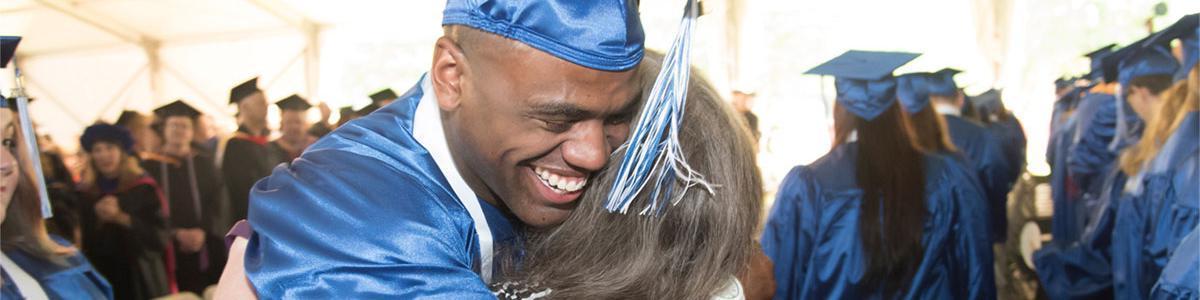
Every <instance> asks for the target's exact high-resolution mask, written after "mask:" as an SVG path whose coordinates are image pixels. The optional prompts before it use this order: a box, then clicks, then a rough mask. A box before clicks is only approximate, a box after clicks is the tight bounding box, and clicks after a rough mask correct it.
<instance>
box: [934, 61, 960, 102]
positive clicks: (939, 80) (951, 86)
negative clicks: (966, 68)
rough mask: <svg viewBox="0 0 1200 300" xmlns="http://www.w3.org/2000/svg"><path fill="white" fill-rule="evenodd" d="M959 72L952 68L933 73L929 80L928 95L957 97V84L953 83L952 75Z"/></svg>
mask: <svg viewBox="0 0 1200 300" xmlns="http://www.w3.org/2000/svg"><path fill="white" fill-rule="evenodd" d="M961 72H962V71H959V70H956V69H952V68H945V69H941V70H939V71H937V72H934V73H933V76H931V77H930V79H929V95H933V96H943V97H953V96H955V95H958V83H956V82H954V75H956V74H958V73H961Z"/></svg>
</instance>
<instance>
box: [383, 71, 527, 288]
mask: <svg viewBox="0 0 1200 300" xmlns="http://www.w3.org/2000/svg"><path fill="white" fill-rule="evenodd" d="M420 91H421V92H422V94H421V95H420V96H417V97H414V98H417V99H415V100H417V101H418V103H417V107H416V110H415V112H414V113H413V118H412V120H413V121H412V122H413V124H412V131H413V137H414V138H415V139H416V140H417V142H419V143H421V145H422V146H424V147H425V149H426V150H428V151H429V155H430V156H431V157H433V160H434V162H436V163H437V165H438V168H439V169H440V170H441V172H442V176H445V178H446V181H447V182H449V183H450V187H451V188H452V189H453V190H454V194H455V196H457V197H458V199H459V201H462V203H463V206H465V207H466V208H467V212H469V213H470V214H471V219H472V220H473V221H474V223H475V232H476V233H477V234H478V237H479V252H480V255H479V257H480V264H479V266H480V270H479V273H480V275H481V276H482V277H483V279H484V282H491V277H492V265H493V264H492V257H493V256H494V251H493V249H494V248H495V247H494V245H495V242H496V241H504V240H507V239H510V238H512V237H513V236H515V234H514V233H513V227H512V224H511V223H510V222H509V221H508V219H507V217H505V216H504V214H502V213H500V211H499V209H497V208H496V207H494V206H492V205H491V204H488V203H487V202H484V201H483V200H481V199H479V197H476V196H475V192H474V191H473V190H471V187H470V186H469V185H467V182H466V180H464V179H463V177H462V175H461V174H460V173H459V171H458V167H457V166H455V165H454V158H453V156H451V152H450V147H449V145H448V144H447V143H446V134H445V128H443V127H442V118H441V111H440V110H439V109H438V106H437V98H436V97H437V95H436V94H435V93H433V87H432V83H431V82H430V80H429V76H428V75H422V76H421V83H420ZM414 96H416V95H414ZM396 102H397V103H392V104H391V105H405V104H406V103H402V102H403V101H396ZM408 105H411V104H408Z"/></svg>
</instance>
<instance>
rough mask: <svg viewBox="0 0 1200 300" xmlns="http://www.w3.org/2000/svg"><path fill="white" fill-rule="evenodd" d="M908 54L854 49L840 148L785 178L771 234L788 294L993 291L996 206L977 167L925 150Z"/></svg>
mask: <svg viewBox="0 0 1200 300" xmlns="http://www.w3.org/2000/svg"><path fill="white" fill-rule="evenodd" d="M915 57H916V55H913V54H906V53H887V52H867V51H850V52H847V53H846V54H843V55H842V56H839V57H838V58H834V59H833V60H831V61H830V62H827V63H825V64H823V65H821V66H818V67H817V68H814V69H813V70H811V71H809V73H813V74H824V75H833V76H835V78H836V82H835V83H836V87H837V94H838V97H837V104H836V106H835V109H834V110H835V112H834V123H835V124H834V127H835V142H834V147H833V149H832V150H830V152H829V153H828V154H826V155H825V156H824V157H822V158H820V159H818V160H817V161H815V162H813V163H812V164H810V165H807V166H799V167H796V168H795V169H793V170H792V171H791V172H790V173H789V174H788V176H787V177H786V178H785V179H784V181H783V184H782V185H781V187H780V190H779V193H778V195H777V198H776V200H775V204H774V207H773V208H772V211H771V214H770V217H769V218H768V221H767V225H766V228H765V231H764V232H763V237H762V244H763V249H764V250H765V251H766V253H767V256H769V257H771V259H772V260H773V261H774V262H775V280H776V282H777V288H776V292H775V298H776V299H865V298H932V299H992V298H995V296H996V295H995V283H994V281H993V276H994V275H993V271H992V268H993V266H992V250H991V242H990V241H989V235H988V223H987V220H988V219H987V211H986V209H985V207H984V205H986V204H985V202H984V200H983V198H982V197H983V196H982V193H981V192H980V191H979V190H978V188H977V187H976V185H975V184H973V183H971V182H969V181H967V179H968V178H971V176H970V175H969V174H970V173H969V172H970V171H968V170H966V169H965V168H963V167H962V166H961V165H960V164H958V163H957V162H955V161H954V159H953V158H951V157H949V156H946V155H943V154H936V153H927V152H924V151H922V149H921V148H920V147H918V146H917V145H916V142H915V141H914V139H913V135H912V133H911V128H910V127H911V125H910V124H909V123H908V121H907V120H906V118H905V114H904V112H903V111H902V110H901V108H900V105H898V104H897V102H896V96H895V87H896V83H895V79H894V78H893V77H892V75H891V73H892V70H894V69H895V68H897V67H899V66H901V65H903V64H904V63H907V62H908V61H910V60H912V59H913V58H915Z"/></svg>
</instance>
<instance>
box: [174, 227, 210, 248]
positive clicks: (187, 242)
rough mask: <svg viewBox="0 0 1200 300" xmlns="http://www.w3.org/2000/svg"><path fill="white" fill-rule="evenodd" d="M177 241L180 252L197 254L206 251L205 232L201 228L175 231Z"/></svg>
mask: <svg viewBox="0 0 1200 300" xmlns="http://www.w3.org/2000/svg"><path fill="white" fill-rule="evenodd" d="M175 240H177V241H179V251H183V253H196V252H200V250H201V249H204V230H202V229H199V228H180V229H176V230H175Z"/></svg>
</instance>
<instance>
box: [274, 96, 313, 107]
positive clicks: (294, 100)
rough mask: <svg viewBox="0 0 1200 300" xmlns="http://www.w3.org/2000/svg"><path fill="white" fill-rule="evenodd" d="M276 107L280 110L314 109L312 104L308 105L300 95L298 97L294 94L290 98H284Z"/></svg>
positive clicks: (276, 103)
mask: <svg viewBox="0 0 1200 300" xmlns="http://www.w3.org/2000/svg"><path fill="white" fill-rule="evenodd" d="M275 105H276V106H279V109H280V110H300V111H304V110H308V109H309V108H312V104H308V100H304V98H301V97H300V95H296V94H292V95H291V96H288V97H287V98H283V100H279V101H278V102H275Z"/></svg>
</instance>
